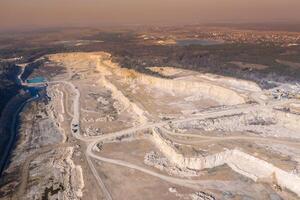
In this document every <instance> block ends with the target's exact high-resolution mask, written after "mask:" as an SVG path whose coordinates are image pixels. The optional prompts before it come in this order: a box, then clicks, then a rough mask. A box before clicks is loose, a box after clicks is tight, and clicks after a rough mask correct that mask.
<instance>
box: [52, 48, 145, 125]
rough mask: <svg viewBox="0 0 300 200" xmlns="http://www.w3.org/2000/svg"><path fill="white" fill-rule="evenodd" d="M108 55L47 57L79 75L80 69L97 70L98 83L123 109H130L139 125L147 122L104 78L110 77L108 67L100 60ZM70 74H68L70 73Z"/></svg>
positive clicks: (74, 54)
mask: <svg viewBox="0 0 300 200" xmlns="http://www.w3.org/2000/svg"><path fill="white" fill-rule="evenodd" d="M109 56H110V55H109V54H107V53H103V52H96V53H66V54H54V55H49V56H48V58H49V60H50V61H52V62H55V63H59V64H63V65H64V66H65V67H66V68H67V69H68V70H69V71H72V72H73V73H78V72H79V73H80V71H79V70H80V69H81V70H84V69H89V68H94V69H95V70H98V72H100V73H99V77H98V78H99V79H98V82H99V83H100V84H102V85H103V86H104V87H106V88H107V89H108V90H110V91H111V92H112V97H113V98H114V99H116V100H118V101H119V102H120V103H121V104H122V106H123V107H124V108H125V109H132V110H133V111H134V112H135V113H136V114H137V115H138V120H139V121H140V123H145V122H146V121H147V117H146V115H147V113H146V112H145V111H144V110H143V109H141V108H140V107H139V106H138V105H137V104H136V103H134V102H133V101H131V100H130V99H129V98H127V97H126V96H125V95H124V94H123V92H122V91H121V90H120V89H119V88H118V87H116V86H115V85H114V84H113V83H112V82H110V80H109V79H108V78H106V76H109V75H112V71H111V70H110V68H109V67H106V66H103V63H102V60H105V59H108V58H109ZM72 72H70V73H72ZM70 76H71V75H70Z"/></svg>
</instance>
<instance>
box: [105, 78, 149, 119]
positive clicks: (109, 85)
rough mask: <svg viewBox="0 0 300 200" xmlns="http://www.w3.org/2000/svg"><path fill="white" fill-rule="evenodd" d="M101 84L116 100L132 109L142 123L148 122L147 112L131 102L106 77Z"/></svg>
mask: <svg viewBox="0 0 300 200" xmlns="http://www.w3.org/2000/svg"><path fill="white" fill-rule="evenodd" d="M100 81H101V83H102V84H103V85H104V86H105V87H106V88H107V89H109V90H110V91H111V92H112V96H113V98H114V99H116V100H118V101H120V102H121V103H122V104H123V106H124V107H125V108H131V109H132V110H133V111H134V112H135V113H136V114H137V115H138V117H139V121H140V122H141V123H145V122H147V117H146V112H145V111H144V110H143V109H141V108H140V107H139V106H138V105H137V104H135V103H134V102H132V101H130V100H129V99H128V98H127V97H126V96H125V95H124V94H123V93H122V92H121V91H120V90H119V89H118V88H117V87H116V86H115V85H114V84H112V83H111V82H110V81H109V80H108V79H107V78H105V77H104V76H103V77H102V78H101V79H100Z"/></svg>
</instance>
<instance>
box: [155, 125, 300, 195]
mask: <svg viewBox="0 0 300 200" xmlns="http://www.w3.org/2000/svg"><path fill="white" fill-rule="evenodd" d="M152 136H153V137H152V141H153V143H154V144H155V145H156V146H157V148H159V150H160V151H161V152H162V153H163V154H164V155H165V156H166V157H167V158H168V160H169V162H171V163H173V164H174V165H175V166H177V167H178V168H180V169H184V168H188V169H193V170H202V169H208V168H214V167H218V166H221V165H224V164H227V165H228V166H229V167H230V168H231V169H232V170H234V171H235V172H237V173H239V174H241V175H243V176H246V177H248V178H250V179H252V180H254V181H258V180H261V179H263V178H267V177H271V178H272V177H274V176H275V177H276V184H278V185H279V186H280V187H284V188H287V189H289V190H291V191H293V192H294V193H296V194H297V195H298V196H300V177H298V176H297V175H294V174H291V173H289V172H286V171H284V170H282V169H280V168H278V167H275V166H274V165H272V164H270V163H268V162H266V161H264V160H261V159H259V158H256V157H254V156H252V155H249V154H247V153H244V152H243V151H241V150H239V149H232V150H225V151H223V152H219V153H216V154H212V155H208V156H205V157H187V156H184V155H183V154H182V153H180V152H178V151H177V150H176V149H174V148H173V146H172V145H170V142H171V141H168V140H166V139H165V138H164V137H163V135H162V134H161V133H160V132H159V130H157V129H153V133H152Z"/></svg>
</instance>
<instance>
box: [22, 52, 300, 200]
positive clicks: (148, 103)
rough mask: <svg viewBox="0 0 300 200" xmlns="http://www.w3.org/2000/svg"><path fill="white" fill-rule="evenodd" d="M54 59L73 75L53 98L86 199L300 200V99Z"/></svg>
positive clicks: (242, 83)
mask: <svg viewBox="0 0 300 200" xmlns="http://www.w3.org/2000/svg"><path fill="white" fill-rule="evenodd" d="M47 59H48V60H49V61H48V62H49V63H48V64H49V65H60V66H63V67H64V69H65V71H64V73H60V74H58V75H55V76H53V77H49V78H48V79H47V80H49V81H48V82H47V85H48V86H47V90H48V91H49V92H48V93H49V95H50V97H51V104H52V105H53V106H52V107H53V110H54V112H55V113H56V117H54V118H53V120H54V121H55V122H56V124H58V125H59V127H60V129H61V130H63V131H62V132H63V133H62V134H63V135H64V137H65V138H66V139H65V140H64V142H63V143H67V144H69V145H71V146H74V147H75V150H74V153H73V156H72V160H73V162H74V163H75V165H78V166H80V167H81V169H82V170H81V176H82V177H83V182H84V186H82V187H79V189H78V191H79V195H78V198H79V197H80V195H81V193H82V196H83V197H85V198H84V199H94V198H95V197H97V198H99V197H101V198H104V199H201V198H202V199H247V198H248V199H297V198H299V196H300V145H299V144H300V143H299V142H300V127H299V123H300V113H297V112H296V113H295V112H290V111H289V110H290V109H288V108H290V107H291V106H292V105H293V106H295V105H299V103H300V100H299V99H297V98H286V99H274V98H273V96H272V95H270V91H269V90H266V89H263V88H260V86H259V85H258V84H256V83H254V82H251V81H246V80H240V79H236V78H230V77H222V76H216V75H213V74H201V73H198V72H193V71H189V70H183V69H178V68H172V67H153V68H150V70H152V71H153V73H155V74H156V75H155V76H154V75H148V74H144V73H140V72H136V71H134V70H131V69H127V68H122V67H120V66H118V64H117V63H113V62H112V61H111V58H110V55H109V54H107V53H104V52H95V53H66V54H54V55H48V56H47ZM36 73H37V74H38V71H37V72H36ZM279 87H280V85H279ZM27 170H29V169H27ZM287 182H292V183H293V184H289V183H287Z"/></svg>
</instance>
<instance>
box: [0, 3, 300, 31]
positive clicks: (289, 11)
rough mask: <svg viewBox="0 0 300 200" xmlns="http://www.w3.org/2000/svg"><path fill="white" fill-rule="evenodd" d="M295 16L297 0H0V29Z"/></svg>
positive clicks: (286, 18)
mask: <svg viewBox="0 0 300 200" xmlns="http://www.w3.org/2000/svg"><path fill="white" fill-rule="evenodd" d="M278 20H284V21H291V22H293V21H296V20H297V21H298V20H300V0H0V29H8V28H18V27H19V28H20V27H53V26H70V25H76V26H77V25H81V26H91V25H99V26H101V25H110V24H111V25H119V24H153V23H155V24H178V23H180V24H181V23H185V24H192V23H197V22H199V23H206V22H267V21H278Z"/></svg>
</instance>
